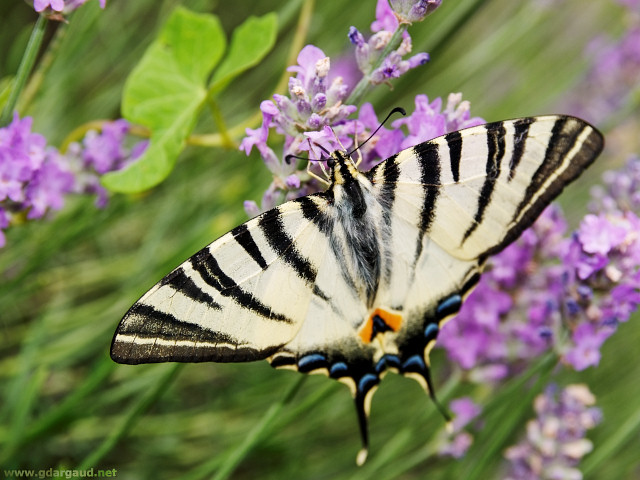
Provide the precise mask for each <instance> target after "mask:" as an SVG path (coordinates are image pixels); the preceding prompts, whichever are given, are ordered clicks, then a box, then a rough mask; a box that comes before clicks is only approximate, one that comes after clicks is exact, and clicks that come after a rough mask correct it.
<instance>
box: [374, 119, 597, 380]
mask: <svg viewBox="0 0 640 480" xmlns="http://www.w3.org/2000/svg"><path fill="white" fill-rule="evenodd" d="M602 147H603V138H602V135H601V134H600V133H599V132H598V131H597V130H595V129H594V128H593V127H591V126H590V125H589V124H587V123H586V122H584V121H582V120H579V119H577V118H573V117H568V116H543V117H535V118H523V119H518V120H513V121H504V122H496V123H490V124H487V125H482V126H478V127H473V128H469V129H465V130H461V131H458V132H453V133H450V134H447V135H445V136H442V137H439V138H436V139H434V140H431V141H428V142H425V143H422V144H420V145H417V146H415V147H413V148H409V149H407V150H404V151H403V152H400V153H399V154H398V155H395V156H394V157H391V158H390V159H388V160H386V161H385V162H383V163H381V164H380V165H378V166H377V167H375V168H374V169H372V170H371V171H370V172H368V177H369V178H370V179H371V181H372V183H373V185H374V186H375V189H376V195H377V197H378V198H379V201H380V202H382V203H385V202H386V204H387V210H388V214H387V218H388V221H389V223H390V229H389V230H390V231H391V232H393V234H392V237H391V241H390V242H389V244H390V245H391V248H392V250H393V252H394V253H395V252H399V251H400V252H402V254H400V255H395V254H394V255H393V256H392V257H391V258H392V262H391V265H390V267H389V275H388V277H387V279H386V281H384V282H382V284H381V285H382V286H381V291H380V292H379V297H380V299H379V302H380V303H381V304H385V305H389V306H391V307H394V306H396V307H395V308H399V307H398V306H401V307H402V310H403V311H404V312H405V314H404V316H405V319H406V325H405V328H404V329H403V330H402V331H401V332H400V333H399V334H398V335H397V337H396V338H395V348H396V349H397V350H398V351H399V352H400V363H401V364H402V363H403V362H407V361H408V360H409V359H411V358H414V365H418V367H416V368H415V369H413V370H407V372H406V373H409V374H411V376H414V377H416V378H417V379H418V380H419V381H420V383H422V384H423V385H424V386H425V387H428V383H429V378H428V373H429V372H428V351H429V349H430V348H431V346H432V345H433V343H434V341H435V338H436V336H437V333H438V331H439V328H440V327H441V326H442V323H443V322H444V321H445V320H447V319H448V318H450V317H451V316H452V315H453V314H455V313H456V312H457V311H458V310H459V308H460V307H461V305H462V300H463V299H464V297H465V295H467V294H468V293H469V292H470V291H471V289H472V288H473V286H474V285H475V284H476V283H477V281H478V280H479V276H480V271H481V267H482V264H483V263H484V262H485V260H486V258H487V257H488V256H490V255H492V254H495V253H497V252H499V251H501V250H502V249H504V248H505V247H506V246H507V245H509V244H510V243H511V242H513V241H514V240H515V239H517V238H518V236H519V235H520V234H521V233H522V232H523V231H524V230H525V229H526V228H528V227H529V226H530V225H531V224H532V223H533V222H534V220H535V219H536V218H537V217H538V215H539V214H540V213H541V212H542V210H543V209H544V208H545V207H546V206H547V205H548V204H549V203H550V202H551V201H552V200H553V199H554V198H555V197H556V196H557V195H559V194H560V192H561V191H562V189H563V188H564V187H565V186H566V185H567V184H568V183H570V182H571V181H573V180H574V179H575V178H576V177H578V176H579V175H580V174H581V173H582V172H583V171H584V169H585V168H587V167H588V166H589V165H590V164H591V163H592V162H593V161H594V160H595V158H596V157H597V156H598V154H599V153H600V151H601V150H602ZM390 199H391V200H390ZM412 227H413V228H412ZM420 359H422V360H424V362H420ZM401 371H402V370H401ZM403 373H405V372H403ZM414 374H416V375H414Z"/></svg>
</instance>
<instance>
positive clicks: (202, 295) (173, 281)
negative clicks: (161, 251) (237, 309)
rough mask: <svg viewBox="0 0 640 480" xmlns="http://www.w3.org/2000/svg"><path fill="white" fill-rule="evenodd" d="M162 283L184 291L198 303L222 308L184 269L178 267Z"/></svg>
mask: <svg viewBox="0 0 640 480" xmlns="http://www.w3.org/2000/svg"><path fill="white" fill-rule="evenodd" d="M160 285H169V286H170V287H171V288H173V289H174V290H175V291H177V292H180V293H182V294H183V295H184V296H186V297H188V298H190V299H191V300H194V301H196V302H198V303H206V304H207V306H209V307H211V308H214V309H216V310H220V308H222V307H221V306H220V304H218V303H216V302H215V301H214V300H213V298H212V297H211V295H209V294H208V293H206V292H203V291H202V290H201V289H200V287H198V286H197V285H196V284H195V282H194V281H193V279H192V278H190V277H189V276H188V275H187V274H186V273H185V272H184V270H183V269H182V267H179V268H176V269H175V270H174V271H173V272H171V273H170V274H169V275H167V276H166V277H164V278H163V279H162V280H160Z"/></svg>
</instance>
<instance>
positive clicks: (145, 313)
mask: <svg viewBox="0 0 640 480" xmlns="http://www.w3.org/2000/svg"><path fill="white" fill-rule="evenodd" d="M322 240H323V234H322V233H321V232H320V231H319V229H318V228H317V226H316V225H315V224H314V223H313V222H311V221H308V220H307V219H305V217H304V214H303V212H302V210H301V208H300V207H299V204H298V203H287V204H284V205H282V206H280V207H278V208H276V209H274V210H272V211H270V212H267V213H265V214H263V215H261V216H259V217H256V218H254V219H252V220H250V221H249V222H247V223H245V224H243V225H241V226H239V227H237V228H236V229H234V230H232V231H231V232H229V233H227V234H226V235H223V236H222V237H220V238H219V239H218V240H216V241H215V242H213V243H212V244H211V245H209V246H207V247H205V248H203V249H202V250H201V251H200V252H198V253H196V254H195V255H194V256H193V257H191V258H190V259H189V260H187V261H186V262H185V263H183V264H182V265H180V266H179V267H178V268H176V269H175V270H174V271H173V272H171V273H170V274H169V275H167V276H166V277H165V278H164V279H162V280H161V281H160V282H159V283H158V284H157V285H155V286H154V287H153V288H152V289H151V290H150V291H149V292H147V293H146V294H145V295H144V296H143V297H142V298H140V300H138V302H137V303H136V304H135V305H133V307H131V309H130V310H129V312H127V314H126V315H125V317H124V318H123V320H122V322H121V323H120V325H119V327H118V330H117V331H116V335H115V337H114V340H113V344H112V348H111V355H112V357H113V358H114V360H116V361H118V362H120V363H147V362H164V361H185V362H194V361H218V362H225V361H248V360H259V359H263V358H266V357H268V356H269V355H271V354H272V353H274V352H275V351H276V350H277V349H278V348H279V347H281V346H282V345H284V344H285V343H287V341H289V340H291V338H293V336H294V335H295V334H296V332H297V331H298V329H299V328H300V326H301V323H302V321H303V320H304V318H305V317H306V314H307V310H308V309H309V308H310V307H309V306H310V303H311V300H312V297H313V296H314V288H313V287H314V284H315V280H316V276H317V268H316V266H317V265H318V264H320V261H321V260H322V258H323V256H324V251H325V242H323V241H322ZM284 292H286V293H284ZM283 293H284V294H283Z"/></svg>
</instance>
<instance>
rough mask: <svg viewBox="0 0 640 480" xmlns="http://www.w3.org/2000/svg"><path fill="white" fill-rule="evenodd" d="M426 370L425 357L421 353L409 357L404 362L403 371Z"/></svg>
mask: <svg viewBox="0 0 640 480" xmlns="http://www.w3.org/2000/svg"><path fill="white" fill-rule="evenodd" d="M425 370H426V365H425V364H424V359H423V358H422V357H421V356H420V355H413V356H411V357H409V358H408V359H407V360H406V361H405V362H404V363H403V364H402V372H403V373H404V372H417V373H422V372H424V371H425Z"/></svg>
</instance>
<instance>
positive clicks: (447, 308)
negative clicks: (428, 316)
mask: <svg viewBox="0 0 640 480" xmlns="http://www.w3.org/2000/svg"><path fill="white" fill-rule="evenodd" d="M461 306H462V297H461V296H460V295H458V294H457V293H456V294H454V295H451V296H450V297H447V298H445V299H444V300H442V301H441V302H440V303H439V304H438V306H437V308H436V316H437V317H438V319H439V320H442V319H443V318H445V317H448V316H449V315H453V314H454V313H456V312H457V311H458V310H460V307H461Z"/></svg>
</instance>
